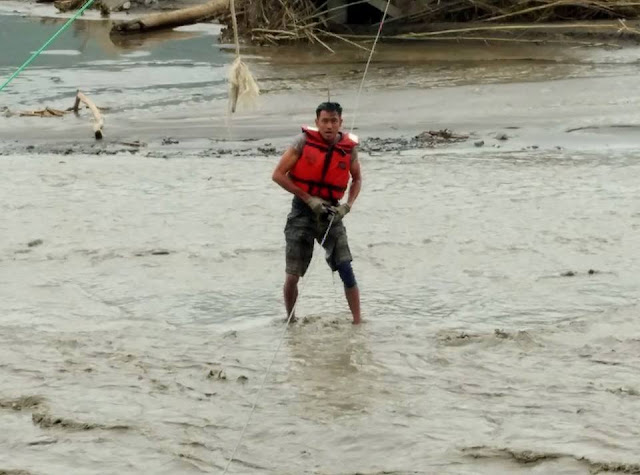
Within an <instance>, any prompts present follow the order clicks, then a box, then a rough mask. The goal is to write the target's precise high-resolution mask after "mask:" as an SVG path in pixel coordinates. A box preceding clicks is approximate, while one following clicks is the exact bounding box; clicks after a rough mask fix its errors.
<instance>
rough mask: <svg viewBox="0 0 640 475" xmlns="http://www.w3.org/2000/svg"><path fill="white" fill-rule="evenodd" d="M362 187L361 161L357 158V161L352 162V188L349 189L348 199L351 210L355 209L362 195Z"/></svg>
mask: <svg viewBox="0 0 640 475" xmlns="http://www.w3.org/2000/svg"><path fill="white" fill-rule="evenodd" d="M361 187H362V172H361V171H360V160H358V158H357V157H356V159H355V160H351V186H350V187H349V196H348V198H347V204H348V205H349V208H352V207H353V203H354V202H355V201H356V199H357V198H358V195H359V194H360V188H361Z"/></svg>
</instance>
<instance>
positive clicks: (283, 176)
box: [271, 147, 311, 203]
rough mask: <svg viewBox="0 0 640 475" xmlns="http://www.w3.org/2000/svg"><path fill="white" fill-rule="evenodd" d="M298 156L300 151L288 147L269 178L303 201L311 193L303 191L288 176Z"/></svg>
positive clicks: (305, 200)
mask: <svg viewBox="0 0 640 475" xmlns="http://www.w3.org/2000/svg"><path fill="white" fill-rule="evenodd" d="M298 158H300V152H299V151H298V150H296V149H295V148H294V147H289V148H288V149H287V150H286V151H285V152H284V154H282V157H281V158H280V161H279V162H278V165H277V166H276V168H275V170H274V171H273V175H272V176H271V179H272V180H273V181H275V182H276V183H277V184H278V185H280V186H281V187H282V188H284V189H285V190H287V191H288V192H289V193H293V194H294V195H296V196H297V197H298V198H300V199H301V200H302V201H304V202H305V203H306V202H308V201H309V198H311V195H309V193H307V192H306V191H304V190H303V189H302V188H300V187H299V186H297V185H296V184H295V183H294V182H293V181H292V180H291V178H289V175H288V173H289V171H290V170H291V169H292V168H293V167H294V165H295V164H296V162H297V161H298Z"/></svg>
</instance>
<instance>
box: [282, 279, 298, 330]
mask: <svg viewBox="0 0 640 475" xmlns="http://www.w3.org/2000/svg"><path fill="white" fill-rule="evenodd" d="M298 280H300V277H299V276H297V275H293V274H287V278H286V279H285V281H284V289H283V290H284V306H285V308H286V309H287V318H289V315H291V312H292V311H293V307H294V306H295V304H296V300H298ZM295 320H296V315H295V313H294V314H293V315H292V316H291V320H290V322H294V321H295Z"/></svg>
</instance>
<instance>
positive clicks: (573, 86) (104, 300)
mask: <svg viewBox="0 0 640 475" xmlns="http://www.w3.org/2000/svg"><path fill="white" fill-rule="evenodd" d="M3 4H4V5H5V6H4V7H2V8H4V10H2V11H4V12H5V13H4V14H3V15H0V39H1V40H2V44H3V45H5V44H8V43H7V42H8V41H13V43H11V48H4V47H3V48H1V49H0V76H1V77H2V78H5V77H8V75H9V74H11V72H12V71H14V70H15V68H16V67H17V66H19V65H20V64H21V63H22V62H23V61H24V60H25V59H26V58H27V57H28V55H29V54H30V53H31V52H32V51H35V49H37V47H39V46H40V44H42V42H44V41H45V40H46V38H47V37H48V36H50V35H51V34H53V32H55V29H56V27H59V26H60V25H61V24H62V20H60V19H53V18H51V16H55V14H54V13H53V8H52V7H49V6H39V7H38V10H37V12H39V13H38V15H39V16H37V17H36V16H33V14H32V15H31V16H24V15H22V14H20V13H15V12H13V9H14V8H13V4H11V5H12V6H11V8H9V7H7V6H6V5H8V4H6V3H4V2H0V5H3ZM33 8H35V7H33ZM47 12H48V14H49V18H48V19H43V17H42V15H43V14H44V13H47ZM23 13H24V11H23ZM92 15H93V16H95V15H94V14H93V13H92V14H91V15H89V19H86V20H84V21H82V22H81V23H78V24H77V25H76V26H74V27H72V28H71V29H70V30H69V31H68V32H67V33H66V34H65V35H64V36H62V37H61V38H60V39H59V41H58V42H57V43H55V44H54V45H52V47H51V51H50V52H49V54H47V55H45V56H42V57H41V58H39V59H38V60H37V61H36V62H35V63H34V64H33V66H32V67H31V68H29V69H27V70H26V71H25V72H24V73H23V74H22V75H21V76H19V77H18V78H17V79H16V80H15V81H14V82H13V83H12V84H11V85H10V86H9V87H8V88H7V90H6V91H3V92H0V108H2V107H4V108H6V109H5V113H4V114H1V115H0V155H1V156H0V166H1V169H2V173H1V174H0V211H1V213H2V220H0V237H1V239H0V427H1V428H2V431H0V473H7V474H12V475H17V474H33V475H36V474H47V475H49V474H51V475H63V474H68V473H78V474H101V475H102V474H129V473H131V474H141V473H153V474H191V473H193V474H198V473H222V472H223V470H224V467H225V466H226V463H227V460H228V458H229V457H230V455H231V452H232V450H233V449H234V447H235V445H236V443H237V442H238V438H239V437H240V434H241V431H242V429H243V426H244V424H245V422H246V421H247V418H248V417H249V413H250V411H251V407H252V404H253V402H254V398H255V396H256V392H257V391H258V389H259V388H260V386H261V384H262V381H263V376H264V374H265V371H266V370H267V367H268V365H269V364H270V362H271V360H272V358H273V356H274V352H275V350H276V348H277V347H278V344H279V343H280V339H281V338H283V340H282V345H281V347H280V351H279V352H278V354H277V357H276V358H275V361H274V363H273V366H272V368H271V372H270V374H269V377H268V378H267V379H266V382H265V385H264V388H263V390H262V393H261V396H260V398H259V399H258V404H257V406H256V408H255V412H254V413H253V416H252V418H251V421H250V424H249V426H248V428H247V430H246V433H245V435H244V438H243V439H242V442H241V444H240V446H239V449H238V451H237V453H236V459H235V461H234V462H233V463H232V464H231V466H230V469H229V473H234V474H331V475H334V474H335V475H338V474H341V475H342V474H345V475H346V474H356V473H359V474H368V475H371V474H383V473H393V474H418V473H419V474H469V475H471V474H491V475H493V474H559V475H565V474H567V475H568V474H576V475H577V474H594V473H640V324H639V323H638V317H639V316H640V315H639V309H640V306H639V304H638V295H639V293H640V278H639V276H638V269H639V268H640V237H639V233H640V195H639V193H638V191H639V185H638V183H639V180H640V159H639V156H640V134H639V133H638V132H639V131H640V112H638V111H639V110H640V109H639V106H640V88H638V81H637V77H638V73H639V72H640V66H638V65H639V64H640V62H639V60H640V49H637V48H634V47H626V48H623V49H611V48H605V47H601V48H581V47H576V48H573V47H567V46H563V47H557V46H554V47H551V46H539V47H535V46H519V47H512V46H500V47H498V46H491V47H488V46H486V45H482V46H478V45H475V46H471V45H466V46H465V45H459V44H458V45H442V44H427V45H424V44H422V45H412V46H409V47H402V46H398V45H393V46H392V45H382V46H381V50H380V55H379V56H377V57H376V60H375V62H374V63H373V64H372V66H371V69H370V76H368V78H367V82H366V86H365V89H364V92H363V95H362V99H361V102H360V108H359V109H358V111H357V115H356V116H355V118H356V121H357V125H356V126H357V133H358V134H359V135H360V137H361V140H362V151H361V154H360V156H361V162H362V168H363V174H364V185H363V190H362V193H361V195H360V197H359V199H358V201H357V202H356V205H355V206H354V208H353V211H352V212H351V213H350V214H349V215H347V217H346V218H345V220H346V221H345V222H346V226H347V230H348V234H349V238H350V243H351V248H352V253H353V255H354V263H353V266H354V270H355V273H356V277H357V279H358V282H359V285H360V289H361V295H362V307H363V319H364V323H363V324H362V325H360V326H353V325H351V323H350V314H349V312H348V309H347V307H346V303H345V301H344V297H343V294H342V288H341V284H340V280H339V277H338V276H337V275H332V274H331V273H330V271H329V269H328V267H327V266H326V265H325V263H324V260H323V254H322V252H321V251H320V249H319V248H318V247H316V253H315V255H314V260H313V262H312V264H311V268H310V271H309V275H308V279H307V280H308V281H307V282H306V283H305V284H304V285H305V286H304V288H303V289H302V292H301V294H300V303H299V307H298V316H299V317H300V321H299V322H298V323H296V324H294V325H292V326H290V327H289V328H288V329H286V331H284V332H283V330H284V328H283V320H284V317H285V315H284V307H283V303H282V298H281V288H282V283H283V279H284V241H283V239H284V235H283V226H284V222H285V219H286V215H287V213H288V211H289V208H288V207H289V205H290V195H288V194H287V193H286V192H285V191H284V190H282V189H280V188H278V187H277V186H276V185H275V184H274V183H273V182H272V181H271V172H272V170H273V167H274V166H275V164H276V162H277V160H278V157H279V155H280V153H282V151H283V150H284V147H285V146H286V144H287V143H288V142H289V141H290V140H291V139H292V137H293V136H294V135H295V134H297V133H298V131H299V128H298V127H299V125H301V124H302V123H305V122H308V121H309V120H311V119H312V118H313V116H312V114H313V109H314V107H315V105H316V104H317V103H318V102H320V101H322V100H323V99H325V98H326V94H327V87H328V86H329V87H330V88H331V89H332V97H333V98H335V99H336V100H339V101H340V102H341V103H343V105H344V106H345V121H346V123H347V126H348V127H350V125H351V120H352V119H353V118H354V112H356V111H354V110H353V108H355V103H356V101H355V93H356V91H357V87H358V85H359V82H360V79H361V78H362V72H363V69H364V62H365V61H366V54H364V53H363V52H362V51H354V50H353V49H352V48H348V47H344V46H343V47H339V54H337V55H331V54H330V53H328V52H326V51H323V50H322V48H318V49H315V48H313V49H309V48H297V49H296V48H293V47H287V48H282V49H274V48H265V49H248V50H246V58H247V62H248V64H249V65H250V67H251V69H252V71H253V72H254V74H255V76H256V79H257V80H258V82H259V85H260V86H261V88H262V90H263V94H262V97H261V102H260V104H258V106H257V107H256V108H255V109H253V110H247V109H242V110H241V111H240V112H239V113H238V115H237V116H234V117H233V120H232V121H231V125H230V126H229V122H228V121H227V119H226V116H225V114H226V104H227V103H226V100H227V98H226V82H225V81H226V79H225V78H226V76H225V75H226V73H227V68H228V66H229V64H230V62H231V61H232V60H233V50H232V49H229V48H228V47H227V46H226V45H221V44H220V42H219V40H218V37H217V35H218V32H219V28H218V27H216V26H211V25H198V26H195V27H190V28H184V29H179V31H177V32H174V33H172V34H170V35H166V34H165V35H157V36H154V37H153V38H151V39H130V40H129V41H128V42H125V43H122V44H119V45H116V44H114V43H113V42H112V41H111V40H109V37H108V24H107V23H103V22H99V21H95V20H91V18H93V17H92ZM45 16H46V15H45ZM336 47H337V46H336ZM78 88H80V89H82V90H83V91H84V92H86V94H87V95H88V96H90V97H91V98H93V99H94V100H95V101H96V103H97V104H98V105H100V106H102V107H104V108H105V112H104V113H105V121H106V128H105V139H104V140H103V141H102V142H100V143H95V140H94V139H93V136H92V133H91V124H90V122H89V117H88V115H87V114H86V112H83V113H82V114H80V117H75V116H74V115H73V114H69V115H66V116H65V117H63V118H39V117H35V118H34V117H20V116H19V115H18V114H17V113H19V112H20V111H25V110H34V109H39V108H43V107H45V106H49V107H55V108H60V109H62V108H66V107H70V106H71V105H72V103H73V96H74V94H75V91H76V90H77V89H78ZM7 111H9V113H7ZM445 128H448V129H450V130H452V131H453V132H454V133H455V134H459V136H460V137H461V138H459V139H456V140H451V139H448V140H447V139H442V138H441V137H439V136H435V137H431V136H429V135H428V134H426V135H425V134H423V132H425V131H429V130H431V131H438V130H441V129H445ZM420 134H421V135H420ZM456 137H457V136H456Z"/></svg>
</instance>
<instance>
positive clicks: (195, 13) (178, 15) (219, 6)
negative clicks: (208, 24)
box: [111, 0, 229, 35]
mask: <svg viewBox="0 0 640 475" xmlns="http://www.w3.org/2000/svg"><path fill="white" fill-rule="evenodd" d="M228 11H229V0H211V1H210V2H208V3H205V4H204V5H197V6H194V7H188V8H182V9H180V10H175V11H172V12H160V13H152V14H150V15H146V16H143V17H140V18H136V19H134V20H130V21H125V22H121V23H115V24H114V25H113V27H112V28H111V34H120V35H124V34H129V33H144V32H147V31H154V30H161V29H167V28H175V27H176V26H182V25H192V24H194V23H199V22H202V21H206V20H211V19H212V18H216V17H217V16H220V15H222V14H224V13H227V12H228Z"/></svg>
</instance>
